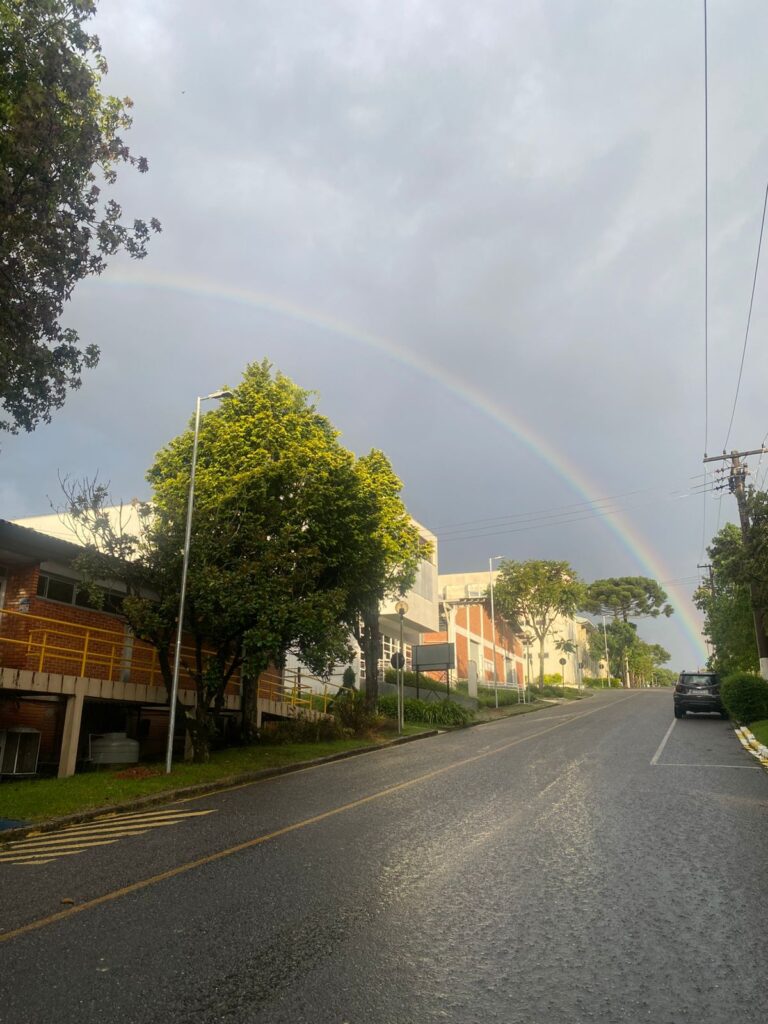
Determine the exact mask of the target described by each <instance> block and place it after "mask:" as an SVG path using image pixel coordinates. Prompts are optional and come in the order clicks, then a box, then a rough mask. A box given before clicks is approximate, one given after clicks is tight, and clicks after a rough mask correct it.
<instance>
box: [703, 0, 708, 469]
mask: <svg viewBox="0 0 768 1024" xmlns="http://www.w3.org/2000/svg"><path fill="white" fill-rule="evenodd" d="M708 442H709V66H708V53H707V0H704V458H706V457H707V447H708Z"/></svg>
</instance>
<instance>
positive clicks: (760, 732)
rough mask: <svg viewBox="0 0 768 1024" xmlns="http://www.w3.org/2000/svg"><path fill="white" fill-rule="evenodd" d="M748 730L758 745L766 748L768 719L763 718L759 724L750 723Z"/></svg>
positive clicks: (767, 743)
mask: <svg viewBox="0 0 768 1024" xmlns="http://www.w3.org/2000/svg"><path fill="white" fill-rule="evenodd" d="M749 729H750V732H751V733H752V734H753V735H754V737H755V738H756V740H757V742H758V743H762V744H764V745H765V746H766V747H768V718H763V719H762V721H760V722H752V724H751V725H750V727H749Z"/></svg>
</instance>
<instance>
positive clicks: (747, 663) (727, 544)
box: [693, 523, 761, 674]
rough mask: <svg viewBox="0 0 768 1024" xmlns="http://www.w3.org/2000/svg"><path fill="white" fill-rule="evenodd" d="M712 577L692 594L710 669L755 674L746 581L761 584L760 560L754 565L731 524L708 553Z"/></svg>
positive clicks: (750, 612)
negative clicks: (708, 646)
mask: <svg viewBox="0 0 768 1024" xmlns="http://www.w3.org/2000/svg"><path fill="white" fill-rule="evenodd" d="M707 553H708V554H709V558H710V562H711V565H712V575H711V577H710V579H709V580H707V582H706V583H704V584H702V585H701V586H700V587H699V588H698V589H697V590H696V592H695V593H694V595H693V599H694V602H695V604H696V607H697V608H699V609H700V610H701V611H702V612H703V613H704V633H705V635H706V636H707V638H708V639H709V642H710V644H711V647H712V654H711V656H710V665H711V667H712V668H714V669H716V670H717V671H718V672H721V673H723V674H728V673H730V672H756V671H758V669H759V664H758V657H757V647H756V645H755V623H754V617H753V614H752V604H751V600H750V593H749V579H750V576H751V577H752V578H756V579H757V580H760V578H761V572H760V567H759V560H758V561H757V564H753V566H752V569H751V572H750V568H749V564H750V561H752V562H753V563H754V562H755V560H754V559H750V558H749V557H748V555H747V553H746V551H745V547H744V541H743V538H742V533H741V530H739V528H738V527H737V526H734V524H733V523H726V525H725V526H724V527H723V528H722V529H721V530H719V531H718V533H716V534H715V536H714V538H713V540H712V543H711V544H710V546H709V547H708V549H707Z"/></svg>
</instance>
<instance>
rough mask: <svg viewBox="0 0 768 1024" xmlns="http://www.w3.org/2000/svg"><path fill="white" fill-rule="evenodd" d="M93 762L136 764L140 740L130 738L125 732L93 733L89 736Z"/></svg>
mask: <svg viewBox="0 0 768 1024" xmlns="http://www.w3.org/2000/svg"><path fill="white" fill-rule="evenodd" d="M88 741H89V746H90V754H89V758H88V759H89V761H91V763H92V764H136V762H137V761H138V760H139V741H138V740H129V739H128V736H127V735H126V734H125V733H124V732H100V733H91V734H90V736H89V737H88Z"/></svg>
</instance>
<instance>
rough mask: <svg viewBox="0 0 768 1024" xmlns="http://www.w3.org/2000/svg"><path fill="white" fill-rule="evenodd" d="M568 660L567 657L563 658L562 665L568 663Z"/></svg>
mask: <svg viewBox="0 0 768 1024" xmlns="http://www.w3.org/2000/svg"><path fill="white" fill-rule="evenodd" d="M567 660H568V659H567V658H561V659H560V664H561V665H565V664H567Z"/></svg>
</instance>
